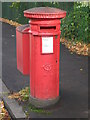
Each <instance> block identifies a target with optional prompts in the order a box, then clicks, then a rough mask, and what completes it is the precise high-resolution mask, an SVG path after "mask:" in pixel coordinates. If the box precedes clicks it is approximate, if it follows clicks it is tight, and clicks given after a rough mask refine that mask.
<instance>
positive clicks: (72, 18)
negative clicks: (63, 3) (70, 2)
mask: <svg viewBox="0 0 90 120" xmlns="http://www.w3.org/2000/svg"><path fill="white" fill-rule="evenodd" d="M89 19H90V18H89V5H83V4H82V3H74V10H73V11H71V12H70V13H68V14H67V16H66V18H65V19H62V23H61V31H62V32H61V37H65V38H67V39H68V40H76V41H83V42H86V43H89V42H90V34H89Z"/></svg>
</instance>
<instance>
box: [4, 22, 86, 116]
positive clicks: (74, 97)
mask: <svg viewBox="0 0 90 120" xmlns="http://www.w3.org/2000/svg"><path fill="white" fill-rule="evenodd" d="M15 34H16V33H15V27H13V26H11V25H9V24H6V23H2V80H3V82H4V84H5V85H6V86H7V88H8V89H9V90H10V91H14V92H16V91H19V90H20V89H22V88H24V87H25V86H29V76H23V75H22V74H21V73H20V72H19V71H18V70H17V68H16V35H15ZM60 56H61V57H60V96H61V100H60V102H59V103H58V105H57V106H56V107H55V109H54V108H52V114H51V115H48V116H46V115H42V114H38V113H35V112H30V117H31V118H34V117H35V118H41V117H42V118H45V117H47V118H49V117H50V118H87V117H88V57H86V56H80V55H76V54H71V53H70V52H69V51H68V49H67V48H65V46H64V45H61V52H60Z"/></svg>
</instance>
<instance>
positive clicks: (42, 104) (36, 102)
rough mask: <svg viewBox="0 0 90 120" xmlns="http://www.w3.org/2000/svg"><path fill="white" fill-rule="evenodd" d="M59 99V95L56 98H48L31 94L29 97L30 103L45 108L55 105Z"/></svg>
mask: <svg viewBox="0 0 90 120" xmlns="http://www.w3.org/2000/svg"><path fill="white" fill-rule="evenodd" d="M59 99H60V97H59V96H58V97H57V98H55V99H47V100H41V99H37V98H34V97H32V96H31V95H30V97H29V101H30V103H31V104H32V105H34V106H35V107H37V108H45V107H49V106H51V105H54V104H55V103H57V102H58V101H59Z"/></svg>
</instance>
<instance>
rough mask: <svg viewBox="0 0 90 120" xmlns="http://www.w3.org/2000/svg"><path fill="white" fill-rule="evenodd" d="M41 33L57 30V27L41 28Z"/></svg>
mask: <svg viewBox="0 0 90 120" xmlns="http://www.w3.org/2000/svg"><path fill="white" fill-rule="evenodd" d="M40 30H41V31H50V30H56V26H40Z"/></svg>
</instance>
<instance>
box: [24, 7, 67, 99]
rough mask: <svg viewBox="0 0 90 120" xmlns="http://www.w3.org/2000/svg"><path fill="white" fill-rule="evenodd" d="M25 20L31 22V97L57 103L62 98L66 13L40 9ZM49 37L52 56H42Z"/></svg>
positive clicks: (44, 8)
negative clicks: (62, 36) (63, 21)
mask: <svg viewBox="0 0 90 120" xmlns="http://www.w3.org/2000/svg"><path fill="white" fill-rule="evenodd" d="M24 16H25V17H28V18H30V21H29V23H30V30H29V32H30V94H31V97H33V98H36V99H40V100H49V99H52V100H53V99H55V98H57V97H59V54H60V33H61V31H60V23H61V21H60V18H63V17H65V16H66V12H65V11H62V10H60V9H56V8H50V7H40V8H32V9H29V10H26V11H24ZM46 37H47V40H48V39H49V40H51V39H52V38H50V37H53V52H51V53H49V52H46V53H42V47H43V46H42V41H43V39H46ZM47 46H48V45H47ZM43 49H44V47H43ZM48 51H49V50H48Z"/></svg>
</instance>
